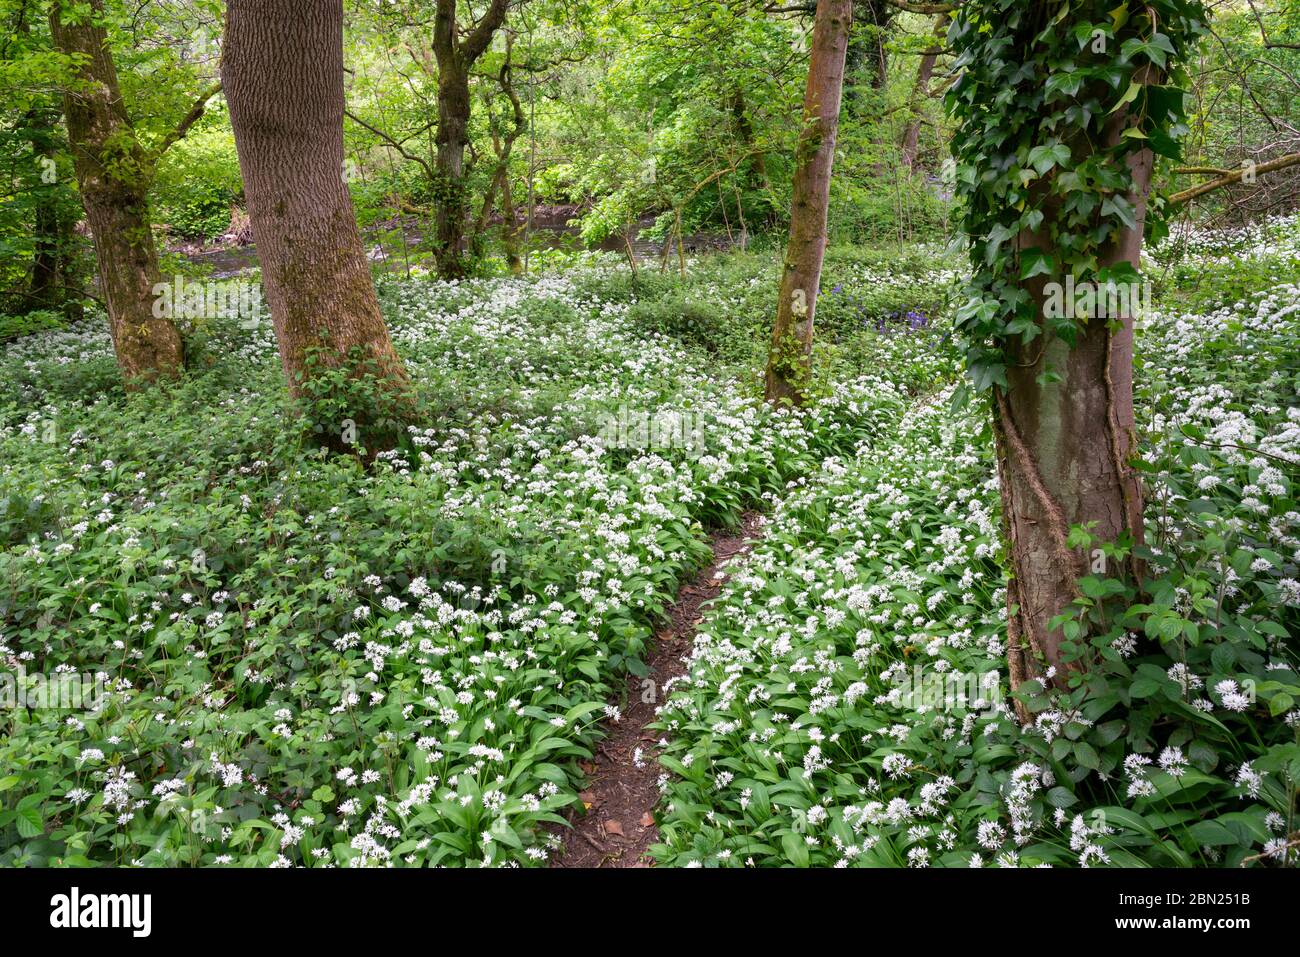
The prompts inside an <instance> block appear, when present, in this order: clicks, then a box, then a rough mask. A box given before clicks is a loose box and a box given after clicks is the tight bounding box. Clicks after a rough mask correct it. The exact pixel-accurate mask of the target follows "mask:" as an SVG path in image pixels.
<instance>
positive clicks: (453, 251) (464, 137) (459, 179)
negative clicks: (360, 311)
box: [433, 0, 509, 279]
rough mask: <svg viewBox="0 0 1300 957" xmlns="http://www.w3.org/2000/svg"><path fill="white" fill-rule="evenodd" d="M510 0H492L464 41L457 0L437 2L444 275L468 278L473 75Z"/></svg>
mask: <svg viewBox="0 0 1300 957" xmlns="http://www.w3.org/2000/svg"><path fill="white" fill-rule="evenodd" d="M508 6H509V0H492V2H491V5H490V6H489V7H488V9H487V10H486V11H485V12H484V14H483V17H482V18H481V19H480V20H479V21H478V23H477V24H476V25H475V26H474V28H473V29H472V30H470V32H469V34H468V36H466V37H465V39H464V40H462V39H461V38H460V28H459V26H458V24H457V20H456V0H438V6H437V11H436V13H435V16H434V29H433V53H434V57H435V58H436V59H437V63H438V135H437V146H438V153H437V159H436V166H435V170H436V173H437V179H438V182H437V183H436V188H437V192H438V197H437V199H438V210H437V217H436V233H435V237H434V256H435V258H436V260H437V263H438V274H439V275H440V276H441V277H442V278H443V279H463V278H464V277H465V276H466V275H468V274H469V269H470V265H469V262H468V260H467V259H466V256H465V249H464V246H465V224H466V220H467V217H468V215H469V187H468V183H467V181H466V180H467V176H466V169H465V150H466V147H467V145H468V143H469V121H470V109H471V102H470V89H469V77H470V71H471V70H472V69H473V67H474V64H475V63H477V62H478V60H479V57H481V56H482V55H483V54H484V53H485V52H487V49H488V47H489V46H490V45H491V44H492V38H493V37H494V36H495V35H496V32H497V30H498V29H500V28H501V26H502V25H503V24H504V23H505V19H506V8H507V7H508Z"/></svg>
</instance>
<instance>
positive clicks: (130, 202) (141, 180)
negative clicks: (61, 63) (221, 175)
mask: <svg viewBox="0 0 1300 957" xmlns="http://www.w3.org/2000/svg"><path fill="white" fill-rule="evenodd" d="M62 5H63V4H62V0H55V2H54V3H53V4H52V5H51V8H50V32H51V35H52V37H53V40H54V45H55V48H56V49H57V50H58V51H59V52H60V53H62V54H64V55H65V56H68V57H72V58H74V60H73V61H72V62H73V65H74V69H75V72H74V75H73V78H72V81H71V82H70V83H69V84H68V86H67V89H66V91H65V95H64V113H65V115H66V117H67V124H68V139H69V143H70V145H71V149H72V156H73V164H74V167H75V169H76V173H77V183H78V186H79V188H80V191H81V199H82V203H83V204H84V205H85V208H86V219H87V222H88V223H89V225H90V230H91V233H92V234H93V235H94V238H95V256H96V260H97V262H98V266H99V277H100V282H101V283H102V285H103V294H104V300H105V302H106V303H107V305H108V314H109V321H110V326H111V331H112V336H113V348H114V350H115V351H116V353H117V361H118V364H119V366H121V369H122V375H123V378H124V379H125V380H126V383H127V386H128V388H136V387H138V386H139V385H140V384H142V383H149V382H154V381H156V380H159V379H168V378H173V377H175V376H177V375H179V374H180V372H181V371H182V369H183V366H184V350H183V347H182V343H181V337H180V333H179V332H178V331H177V329H176V325H175V324H174V323H173V322H172V320H171V319H170V318H168V317H166V316H162V317H159V316H155V315H154V312H155V310H154V304H155V301H156V300H155V296H154V291H153V290H154V286H155V285H157V284H158V283H159V282H161V274H160V271H159V268H158V252H157V249H156V248H155V246H154V238H153V229H152V226H151V223H150V220H149V205H148V189H149V181H150V175H149V168H150V159H149V157H148V156H147V155H146V153H145V151H144V149H143V148H142V147H141V145H140V143H139V141H138V140H137V139H136V136H135V131H134V129H133V128H132V125H131V120H130V118H129V117H128V116H127V112H126V107H125V105H124V104H123V101H122V94H121V90H120V89H119V86H118V79H117V69H116V67H115V66H114V63H113V57H112V54H111V53H110V51H109V49H108V38H107V34H106V32H105V30H104V27H103V26H102V25H100V22H101V21H102V18H103V3H102V0H90V11H89V13H84V12H83V13H82V14H80V15H78V16H76V17H75V18H74V17H73V15H71V14H65V13H64V11H63V9H62Z"/></svg>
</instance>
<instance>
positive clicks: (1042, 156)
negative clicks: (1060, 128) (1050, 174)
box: [1029, 140, 1070, 176]
mask: <svg viewBox="0 0 1300 957" xmlns="http://www.w3.org/2000/svg"><path fill="white" fill-rule="evenodd" d="M1069 161H1070V148H1069V147H1068V146H1066V145H1065V144H1064V143H1062V142H1060V141H1059V140H1057V141H1056V142H1054V143H1045V144H1043V145H1042V146H1035V147H1034V148H1033V149H1032V150H1030V151H1029V165H1030V166H1032V167H1033V168H1034V169H1035V170H1036V171H1037V172H1038V175H1039V176H1042V175H1044V174H1045V173H1046V172H1047V171H1048V170H1050V169H1051V168H1052V167H1054V166H1064V165H1065V164H1066V163H1068V162H1069Z"/></svg>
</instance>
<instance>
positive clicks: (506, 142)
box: [474, 34, 528, 276]
mask: <svg viewBox="0 0 1300 957" xmlns="http://www.w3.org/2000/svg"><path fill="white" fill-rule="evenodd" d="M512 48H513V42H512V41H511V39H510V38H509V35H508V34H507V40H506V60H505V63H504V64H502V67H501V74H500V76H499V82H500V84H501V92H502V93H504V94H505V95H506V99H507V100H509V102H510V116H509V118H508V120H507V121H506V123H505V128H504V129H502V128H500V126H499V125H498V124H497V122H496V120H495V119H494V120H493V122H492V151H493V152H494V153H495V154H496V158H497V165H496V168H495V169H494V170H493V172H492V181H491V182H490V183H489V184H488V189H487V193H486V195H485V196H484V197H483V207H482V209H481V211H480V212H479V218H478V223H477V224H476V226H475V229H474V232H475V235H476V236H484V235H486V233H487V229H488V224H489V222H490V221H491V219H492V211H493V209H494V208H495V207H496V203H497V197H498V196H500V197H501V218H502V220H503V223H502V239H503V245H504V246H505V254H506V263H507V265H508V266H509V267H510V271H511V272H512V273H513V274H514V275H516V276H518V275H520V274H521V273H523V271H524V262H523V259H522V258H521V257H520V255H519V246H520V243H519V238H520V224H519V223H518V221H517V217H518V212H517V211H516V209H515V202H514V194H513V192H512V191H511V189H510V158H511V156H513V155H514V150H515V143H516V142H517V141H518V139H519V137H520V136H522V135H523V132H524V130H525V128H526V127H527V123H528V121H527V118H526V117H525V116H524V106H523V104H522V103H521V102H520V100H519V94H518V93H516V92H515V87H514V82H513V78H512V75H511V69H510V54H511V50H512Z"/></svg>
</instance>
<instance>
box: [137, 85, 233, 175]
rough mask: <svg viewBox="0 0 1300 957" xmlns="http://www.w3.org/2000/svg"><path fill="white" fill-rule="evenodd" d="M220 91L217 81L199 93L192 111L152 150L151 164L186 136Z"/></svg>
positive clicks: (150, 155) (191, 108)
mask: <svg viewBox="0 0 1300 957" xmlns="http://www.w3.org/2000/svg"><path fill="white" fill-rule="evenodd" d="M220 92H221V83H220V82H217V83H215V84H213V85H212V86H210V87H208V89H206V90H204V91H203V92H202V93H200V94H199V98H198V99H197V100H195V101H194V105H193V106H192V107H190V111H189V112H188V113H186V114H185V117H184V119H182V120H181V121H180V122H179V123H177V124H176V129H174V130H172V131H171V132H170V133H168V134H167V135H166V136H165V137H163V141H162V142H161V143H159V144H158V145H157V146H156V147H154V148H153V150H151V151H150V153H149V157H148V163H149V165H150V166H153V165H155V164H157V162H158V160H160V159H162V155H163V154H164V153H166V152H167V151H168V150H169V149H171V148H172V147H173V146H175V145H176V144H177V143H178V142H180V141H181V140H182V139H184V138H185V134H186V133H188V132H189V131H190V127H192V126H193V125H194V124H195V123H197V122H198V121H199V119H200V118H201V117H202V116H203V112H204V110H206V109H207V108H208V101H209V100H211V99H212V98H213V97H214V96H216V95H217V94H218V93H220Z"/></svg>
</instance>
